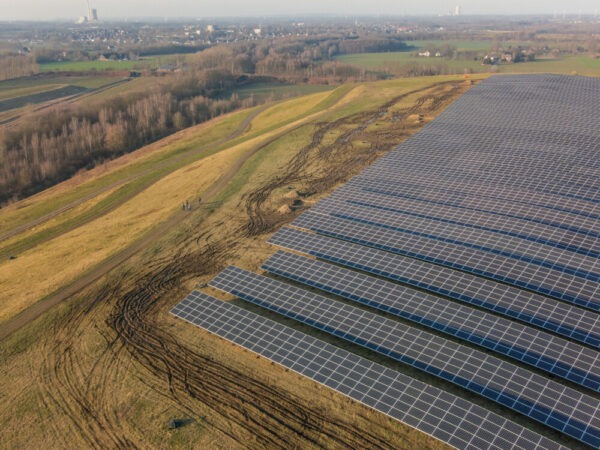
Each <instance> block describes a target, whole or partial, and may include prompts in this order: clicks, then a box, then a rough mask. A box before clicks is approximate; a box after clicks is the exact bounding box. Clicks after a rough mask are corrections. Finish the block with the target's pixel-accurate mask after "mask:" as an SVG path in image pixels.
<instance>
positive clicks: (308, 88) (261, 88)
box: [224, 83, 335, 102]
mask: <svg viewBox="0 0 600 450" xmlns="http://www.w3.org/2000/svg"><path fill="white" fill-rule="evenodd" d="M333 89H335V86H329V85H322V84H275V83H256V84H251V85H249V86H244V87H241V88H239V89H236V90H235V91H233V92H235V93H236V94H237V95H238V96H239V97H240V98H241V99H245V98H250V97H252V98H254V99H255V100H256V101H258V102H264V101H273V100H281V99H284V98H290V97H299V96H302V95H309V94H315V93H317V92H325V91H331V90H333ZM231 93H232V92H230V93H228V94H227V95H225V96H224V97H228V96H230V95H231Z"/></svg>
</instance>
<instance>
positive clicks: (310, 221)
mask: <svg viewBox="0 0 600 450" xmlns="http://www.w3.org/2000/svg"><path fill="white" fill-rule="evenodd" d="M293 225H296V226H297V227H300V228H306V229H308V230H313V231H316V232H319V233H322V234H326V235H328V236H333V237H337V238H339V239H345V240H348V241H351V242H356V243H359V244H362V245H367V246H372V247H374V248H378V249H382V250H386V251H389V252H393V253H398V254H401V255H404V256H410V257H413V258H418V259H422V260H424V261H428V262H432V263H435V264H440V265H443V266H446V267H451V268H454V269H458V270H461V271H465V272H469V273H472V274H475V275H479V276H484V277H487V278H490V279H493V280H497V281H501V282H504V283H508V284H512V285H514V286H517V287H521V288H526V289H529V290H532V291H534V292H537V293H539V294H543V295H548V296H551V297H554V298H556V299H559V300H564V301H567V302H570V303H573V304H576V305H579V306H585V307H587V308H590V309H593V310H594V311H600V296H599V294H600V284H599V283H596V282H593V281H588V280H586V279H584V278H582V277H578V276H575V275H571V274H567V273H561V272H558V271H556V270H553V269H551V268H548V267H542V266H533V265H532V264H530V263H528V262H527V261H522V260H519V259H517V258H509V257H506V256H503V255H495V254H491V253H489V252H486V251H483V250H480V249H478V248H477V245H475V248H468V247H466V246H463V245H459V244H456V243H453V242H445V241H444V240H435V239H430V238H429V237H428V236H427V235H426V234H425V233H422V232H412V231H408V230H406V231H402V230H390V229H385V228H382V227H377V226H374V225H371V224H366V223H361V222H358V221H356V220H349V219H343V218H338V217H336V218H333V217H331V216H328V215H323V214H316V213H313V212H312V211H308V212H305V213H304V214H302V215H301V216H300V217H299V218H297V219H296V220H295V221H294V222H293Z"/></svg>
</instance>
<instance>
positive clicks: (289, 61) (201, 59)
mask: <svg viewBox="0 0 600 450" xmlns="http://www.w3.org/2000/svg"><path fill="white" fill-rule="evenodd" d="M407 48H408V47H407V46H406V44H405V43H404V42H403V41H402V40H400V39H399V38H398V37H396V36H389V37H387V36H384V37H364V38H363V37H359V36H345V37H336V36H314V37H307V38H298V37H293V38H279V39H273V40H264V41H258V42H242V43H237V44H230V45H221V46H215V47H212V48H209V49H207V50H204V51H203V52H200V53H199V54H197V55H196V56H195V57H194V59H193V61H192V62H191V65H192V67H193V68H194V69H195V70H207V69H219V70H223V71H229V72H230V73H238V74H239V73H245V74H257V75H269V76H275V77H278V78H279V79H283V80H286V81H291V82H299V81H302V82H334V83H335V82H341V81H354V80H357V79H359V78H360V79H365V76H367V73H366V72H365V71H364V70H361V69H359V68H357V67H354V66H351V65H348V64H342V63H339V62H337V61H335V56H337V55H342V54H351V53H366V52H387V51H402V50H406V49H407Z"/></svg>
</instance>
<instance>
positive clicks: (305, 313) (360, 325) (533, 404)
mask: <svg viewBox="0 0 600 450" xmlns="http://www.w3.org/2000/svg"><path fill="white" fill-rule="evenodd" d="M209 285H210V286H212V287H215V288H217V289H220V290H223V291H225V292H228V293H230V294H233V295H235V296H237V297H239V298H242V299H244V300H246V301H249V302H251V303H254V304H257V305H259V306H262V307H264V308H267V309H270V310H272V311H274V312H277V313H279V314H282V315H283V316H286V317H289V318H292V319H295V320H297V321H299V322H302V323H304V324H307V325H310V326H312V327H315V328H317V329H319V330H321V331H325V332H327V333H330V334H332V335H334V336H337V337H340V338H342V339H346V340H348V341H351V342H353V343H356V344H358V345H360V346H363V347H365V348H368V349H370V350H373V351H375V352H378V353H381V354H383V355H386V356H388V357H390V358H392V359H395V360H397V361H401V362H404V363H406V364H409V365H411V366H413V367H415V368H417V369H419V370H422V371H425V372H427V373H429V374H432V375H434V376H436V377H439V378H442V379H444V380H447V381H450V382H451V383H454V384H456V385H458V386H461V387H464V388H466V389H468V390H470V391H473V392H475V393H478V394H480V395H482V396H484V397H486V398H488V399H490V400H492V401H495V402H497V403H499V404H501V405H504V406H506V407H508V408H511V409H513V410H515V411H517V412H520V413H521V414H523V415H525V416H527V417H529V418H531V419H533V420H536V421H539V422H541V423H543V424H545V425H547V426H549V427H551V428H554V429H556V430H558V431H561V432H563V433H565V434H567V435H569V436H571V437H573V438H575V439H577V440H580V441H581V442H584V443H587V444H589V445H592V446H595V447H596V446H600V415H599V414H598V412H600V401H599V400H596V399H594V398H592V397H590V396H587V395H583V394H581V393H579V392H578V391H575V390H573V389H570V388H567V387H564V386H562V385H561V384H559V383H556V382H554V381H550V380H548V379H547V378H545V377H542V376H540V375H536V374H533V373H531V372H529V371H528V370H526V369H522V368H520V367H518V366H515V365H513V364H510V363H508V362H505V361H502V360H500V359H498V358H495V357H492V356H489V355H486V354H485V353H482V352H480V351H477V350H473V349H470V348H468V347H465V346H463V345H460V344H457V343H454V342H450V341H448V340H446V339H443V338H439V337H437V336H435V335H432V334H431V333H428V332H425V331H421V330H418V329H416V328H413V327H410V326H407V325H404V324H401V323H399V322H395V321H393V320H391V319H386V318H383V317H381V316H379V315H377V314H373V313H371V312H369V311H365V310H362V309H359V308H356V307H354V306H351V305H347V304H344V303H341V302H339V301H335V300H332V299H329V298H327V297H323V296H320V295H318V294H315V293H312V292H309V291H306V290H304V289H300V288H297V287H294V286H290V285H288V284H285V283H282V282H279V281H276V280H272V279H269V278H266V277H263V276H260V275H257V274H254V273H252V272H248V271H245V270H242V269H239V268H237V267H232V266H230V267H228V268H227V269H225V270H224V271H222V272H221V273H220V274H219V275H218V276H217V277H216V278H215V279H213V280H212V281H210V282H209Z"/></svg>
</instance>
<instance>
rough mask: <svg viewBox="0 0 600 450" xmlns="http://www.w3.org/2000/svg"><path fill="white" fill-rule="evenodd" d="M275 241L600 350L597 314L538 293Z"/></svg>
mask: <svg viewBox="0 0 600 450" xmlns="http://www.w3.org/2000/svg"><path fill="white" fill-rule="evenodd" d="M269 242H270V243H271V244H274V245H279V246H281V247H284V248H288V249H290V250H296V251H300V252H304V253H307V254H309V255H313V256H317V257H319V258H321V259H324V260H326V261H330V262H335V263H339V264H342V265H345V266H347V267H351V268H355V269H359V270H362V271H365V272H368V273H371V274H374V275H378V276H383V277H385V278H388V279H390V280H394V281H399V282H402V283H405V284H409V285H411V286H415V287H418V288H420V289H425V290H427V291H430V292H433V293H435V294H439V295H444V296H446V297H449V298H451V299H453V300H458V301H461V302H464V303H467V304H470V305H474V306H477V307H481V308H485V309H487V310H490V311H493V312H495V313H500V314H503V315H505V316H507V317H510V318H515V319H519V320H520V321H522V322H524V323H528V324H532V325H536V326H538V327H541V328H543V329H546V330H548V331H553V332H556V333H559V334H562V335H563V336H568V337H570V338H572V339H576V340H579V341H581V342H585V343H587V344H589V345H592V346H594V347H597V348H598V347H599V346H600V317H599V316H598V315H597V314H595V313H592V312H590V311H586V310H583V309H580V308H577V307H574V306H570V305H567V304H564V303H562V302H559V301H556V300H552V299H549V298H545V297H542V296H540V295H537V294H534V293H532V292H528V291H524V290H521V289H518V288H516V287H512V286H508V285H505V284H499V283H496V282H495V281H491V280H486V279H484V278H481V277H477V276H475V275H471V274H466V273H461V272H458V271H455V270H453V269H450V268H445V267H441V266H438V265H435V264H430V263H428V262H425V261H420V260H418V259H413V258H408V257H405V256H401V255H396V254H393V253H389V252H385V251H382V250H377V249H374V248H370V247H365V246H362V245H358V244H353V243H351V242H346V241H342V240H338V239H333V238H330V237H327V236H320V235H315V234H310V233H305V232H302V231H299V230H296V229H293V228H282V229H281V230H279V231H278V232H277V233H275V235H273V236H272V237H271V239H270V240H269Z"/></svg>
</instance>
